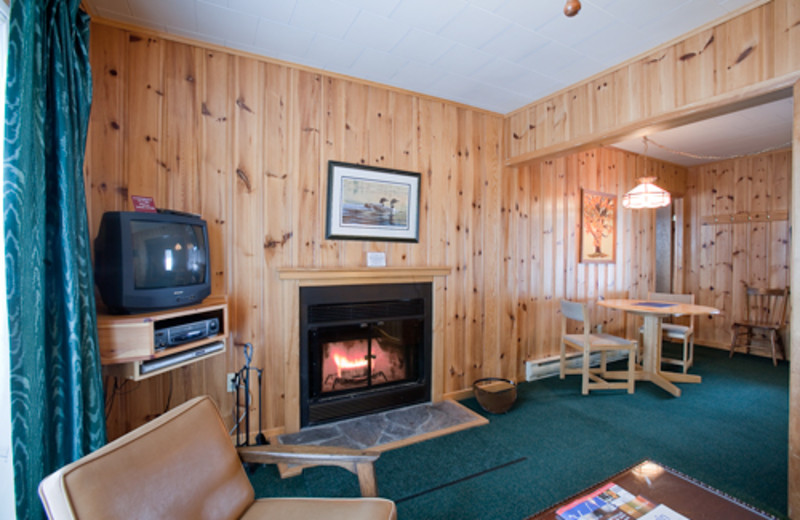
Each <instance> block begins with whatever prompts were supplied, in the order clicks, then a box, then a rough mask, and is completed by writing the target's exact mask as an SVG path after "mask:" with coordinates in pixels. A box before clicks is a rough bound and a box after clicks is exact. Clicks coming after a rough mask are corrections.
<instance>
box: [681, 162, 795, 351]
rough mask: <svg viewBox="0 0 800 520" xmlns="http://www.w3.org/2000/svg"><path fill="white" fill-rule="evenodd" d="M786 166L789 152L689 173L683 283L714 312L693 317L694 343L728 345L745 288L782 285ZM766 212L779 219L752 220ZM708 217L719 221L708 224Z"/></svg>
mask: <svg viewBox="0 0 800 520" xmlns="http://www.w3.org/2000/svg"><path fill="white" fill-rule="evenodd" d="M791 164H792V155H791V152H790V151H789V150H779V151H775V152H767V153H763V154H759V155H754V156H749V157H742V158H738V159H730V160H726V161H720V162H715V163H709V164H705V165H701V166H695V167H692V168H689V175H688V183H687V197H686V198H685V201H686V203H687V205H688V207H687V210H686V212H687V222H686V226H687V229H686V236H687V237H688V239H687V247H686V250H685V251H686V262H685V265H686V266H687V272H686V275H685V283H686V287H687V290H689V288H695V291H694V292H695V295H696V299H697V302H698V303H699V304H701V305H711V306H713V307H717V308H718V309H720V310H721V314H719V315H717V316H714V317H713V318H709V317H700V318H698V321H697V324H698V326H697V331H696V332H695V335H696V339H695V341H696V342H698V343H701V344H705V345H711V346H717V347H720V348H727V347H728V345H730V326H731V323H732V322H733V320H735V319H737V318H743V317H744V313H745V294H744V288H745V286H747V285H755V286H759V287H785V286H787V285H788V284H789V282H790V280H789V265H790V254H791V252H790V248H791V245H790V232H789V221H788V219H787V215H788V213H789V210H790V208H791V201H790V196H789V194H790V189H791ZM766 214H772V215H773V216H774V215H779V217H778V218H774V219H771V221H765V219H761V218H757V216H764V215H766ZM748 215H750V216H753V217H754V220H751V221H748V220H747V216H748ZM731 216H736V217H737V221H736V222H734V223H731V221H730V220H731ZM711 217H716V218H718V222H717V223H713V224H709V223H707V219H708V218H711ZM786 344H787V345H788V342H787V343H786Z"/></svg>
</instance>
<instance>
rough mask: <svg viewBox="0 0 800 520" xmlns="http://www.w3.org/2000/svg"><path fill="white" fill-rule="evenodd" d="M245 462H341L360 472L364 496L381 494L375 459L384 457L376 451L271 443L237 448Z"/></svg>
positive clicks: (352, 471) (362, 494) (342, 466)
mask: <svg viewBox="0 0 800 520" xmlns="http://www.w3.org/2000/svg"><path fill="white" fill-rule="evenodd" d="M237 451H238V452H239V457H241V459H242V462H250V463H256V464H303V465H317V466H339V467H341V468H344V469H346V470H347V471H349V472H351V473H354V474H355V475H357V476H358V484H359V486H360V487H361V496H364V497H376V496H378V485H377V483H376V481H375V466H374V464H373V463H374V462H375V461H376V460H377V459H378V457H380V453H378V452H375V451H365V450H354V449H349V448H337V447H330V446H293V445H288V444H270V445H264V446H241V447H239V448H237Z"/></svg>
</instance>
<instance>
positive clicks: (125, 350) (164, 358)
mask: <svg viewBox="0 0 800 520" xmlns="http://www.w3.org/2000/svg"><path fill="white" fill-rule="evenodd" d="M211 318H216V319H217V322H218V323H219V327H218V330H217V331H216V333H215V334H213V335H210V336H208V337H204V338H202V339H198V340H196V341H190V342H188V343H183V344H180V345H178V346H173V347H168V348H157V346H156V342H155V339H154V338H155V332H156V331H157V330H163V329H164V328H165V327H171V326H175V325H184V324H192V323H197V322H201V321H203V320H207V319H211ZM97 336H98V341H99V343H100V361H101V363H102V364H103V365H104V371H105V373H106V374H108V375H112V376H117V377H124V378H128V379H133V380H136V381H138V380H141V379H146V378H148V377H152V376H155V375H158V374H163V373H164V372H168V371H170V370H174V369H175V368H178V367H181V366H185V365H188V364H190V363H195V362H197V361H200V360H203V359H208V358H210V357H212V356H216V355H217V354H221V353H223V352H225V349H226V345H227V336H228V304H227V303H226V301H225V299H224V298H207V299H206V300H205V301H204V302H203V303H201V304H199V305H193V306H191V307H181V308H179V309H171V310H167V311H159V312H153V313H147V314H130V315H112V314H104V313H102V312H100V311H98V315H97Z"/></svg>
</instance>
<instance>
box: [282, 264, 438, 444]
mask: <svg viewBox="0 0 800 520" xmlns="http://www.w3.org/2000/svg"><path fill="white" fill-rule="evenodd" d="M279 273H280V278H281V280H282V281H283V283H282V287H281V289H282V293H283V298H282V299H283V303H284V305H283V309H282V319H283V331H284V336H283V341H284V345H285V349H286V350H285V367H286V370H285V377H284V381H285V387H284V388H285V391H284V421H285V424H284V431H285V433H293V432H297V431H299V430H300V429H301V427H302V426H305V425H308V424H315V423H321V422H325V421H328V420H332V418H329V417H328V413H329V410H328V407H327V405H328V404H329V403H330V402H332V401H335V399H333V400H329V399H328V398H330V397H334V398H335V397H336V396H342V395H350V392H351V391H352V390H362V389H366V390H368V391H367V392H365V393H366V394H368V396H369V397H374V396H377V397H378V398H379V401H380V400H383V399H384V398H385V397H386V396H387V395H391V394H392V393H393V390H397V389H401V390H402V391H401V392H400V395H399V397H395V400H396V402H395V403H391V402H390V403H388V404H385V405H384V403H380V402H379V403H378V406H377V408H378V409H384V410H385V409H390V408H392V407H394V406H403V405H406V404H409V403H411V402H434V403H435V402H439V401H441V400H442V393H443V388H442V377H441V373H442V370H443V364H444V353H443V345H444V337H443V335H444V327H443V319H444V316H445V308H444V306H445V298H444V277H445V276H447V274H449V273H450V268H447V267H438V268H354V269H281V270H280V271H279ZM378 285H387V286H388V285H391V286H395V285H410V286H420V285H422V286H425V285H427V286H428V287H429V288H430V289H429V294H430V299H429V302H428V303H427V304H426V305H427V306H428V308H429V311H428V312H429V324H428V325H420V324H419V322H418V321H417V318H416V317H415V315H414V314H413V312H411V311H413V309H411V310H409V309H405V310H404V311H403V312H404V314H403V316H404V317H401V319H399V320H386V319H380V318H376V317H371V316H366V317H365V316H357V317H355V318H354V319H351V320H347V319H345V320H340V321H343V323H342V324H344V325H346V326H345V327H344V331H343V333H342V334H341V335H340V336H336V335H335V334H334V335H330V334H329V332H330V331H328V330H327V327H319V326H317V327H316V332H315V334H317V336H319V337H320V339H321V341H320V342H319V343H320V344H321V346H322V348H324V349H325V353H324V354H323V353H320V352H317V353H316V354H314V355H312V356H310V357H309V356H307V357H306V358H305V359H303V355H302V352H303V349H304V348H306V347H307V346H308V345H307V343H308V338H309V337H312V338H313V334H312V335H309V331H308V330H305V331H302V330H301V324H300V323H301V313H303V312H306V311H304V310H303V306H302V305H301V291H303V292H308V291H311V292H314V291H315V290H319V291H321V293H323V294H325V293H327V294H337V293H338V294H339V295H341V294H348V293H349V292H350V291H344V290H342V289H343V287H342V286H364V287H366V288H367V293H373V294H382V292H379V291H376V290H375V289H372V290H370V289H369V287H370V286H378ZM326 287H327V288H329V289H325V288H326ZM331 287H336V288H338V290H335V289H330V288H331ZM399 299H400V300H404V299H405V298H403V297H401V298H399ZM412 299H413V298H412ZM379 300H381V301H384V300H385V298H379ZM322 310H323V311H326V309H325V308H322ZM327 310H331V309H327ZM333 310H336V309H333ZM361 310H364V309H361ZM370 312H371V311H370ZM409 312H411V314H409ZM323 315H324V313H323ZM361 318H365V319H361ZM406 318H409V319H408V320H406ZM334 321H335V320H334ZM399 322H406V323H399ZM362 325H365V327H364V328H366V329H368V332H367V333H366V334H363V330H362ZM404 325H410V327H409V328H410V331H407V332H399V331H400V330H401V329H403V326H404ZM419 327H423V328H424V329H429V331H430V333H429V334H428V337H429V338H430V339H429V340H428V346H426V347H424V348H423V351H422V354H416V353H415V354H412V353H410V351H406V349H407V345H406V346H400V345H401V344H406V343H408V344H413V345H414V347H415V348H416V347H417V341H416V340H412V339H410V338H413V337H415V334H416V332H414V331H415V328H419ZM340 332H341V331H340ZM423 332H424V331H423ZM379 336H380V337H383V336H388V337H389V339H385V338H384V339H381V340H380V341H379V340H378V337H379ZM371 338H372V339H371ZM398 338H403V340H402V341H400V342H398V341H397V340H398ZM312 342H313V340H312ZM423 343H424V342H423ZM304 344H305V345H304ZM373 347H377V351H375V352H371V351H370V350H369V349H370V348H373ZM337 349H338V350H340V351H344V353H347V352H348V351H349V352H350V353H351V354H352V355H351V356H350V357H351V358H357V359H349V360H347V361H345V362H344V363H342V367H341V368H334V367H333V365H331V363H333V360H334V359H335V358H334V355H335V354H336V352H333V351H334V350H337ZM364 349H366V351H364ZM425 349H427V353H426V352H425ZM356 351H358V352H359V354H358V355H355V354H354V353H355V352H356ZM338 354H339V355H340V356H341V355H342V352H338ZM373 356H374V357H373ZM398 356H400V357H404V358H405V360H406V361H403V362H401V361H400V360H399V359H398ZM418 356H422V357H424V358H426V359H418ZM344 357H345V358H346V357H347V356H344ZM381 357H383V359H382V360H379V358H381ZM365 358H366V359H365ZM365 360H366V361H367V367H365V366H364V363H363V362H364V361H365ZM420 361H424V363H422V364H420V363H419V362H420ZM314 363H317V366H316V367H313V368H312V367H311V365H313V364H314ZM348 363H349V364H348ZM370 363H373V365H372V366H369V364H370ZM312 371H317V373H319V374H320V377H321V379H320V380H319V381H318V382H317V383H316V384H317V386H316V387H314V388H312V387H311V386H309V385H308V384H306V383H307V382H304V381H303V379H304V378H307V377H308V374H309V373H310V372H312ZM322 373H324V374H325V375H324V376H322ZM420 381H422V384H423V386H421V387H420V386H419V382H420ZM406 391H408V392H410V393H405V394H404V393H403V392H406ZM356 393H358V391H357V392H356ZM304 394H305V395H304ZM312 394H313V395H312ZM314 395H315V396H316V398H319V397H320V396H322V397H323V399H322V404H323V406H322V407H321V408H318V409H316V410H314V409H313V407H311V408H308V409H306V410H305V411H303V407H304V405H303V400H304V399H306V400H307V399H308V398H309V397H312V399H311V400H313V398H314ZM391 399H392V398H389V400H390V401H391ZM350 400H351V399H350V398H349V397H348V398H347V399H346V401H345V402H347V401H350ZM317 401H318V403H319V401H320V400H319V399H317ZM356 401H358V400H356ZM356 401H354V402H356ZM361 406H362V403H359V404H357V406H356V410H345V411H344V413H342V414H340V415H341V417H350V416H355V415H360V414H361V413H363V410H361V409H360V407H361ZM365 406H372V404H370V403H366V405H365ZM334 413H335V414H338V413H339V412H337V411H336V410H334Z"/></svg>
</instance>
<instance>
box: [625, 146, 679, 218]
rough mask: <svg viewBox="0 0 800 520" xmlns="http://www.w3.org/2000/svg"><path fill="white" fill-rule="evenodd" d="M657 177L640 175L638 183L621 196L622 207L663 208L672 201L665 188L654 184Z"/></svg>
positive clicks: (645, 152)
mask: <svg viewBox="0 0 800 520" xmlns="http://www.w3.org/2000/svg"><path fill="white" fill-rule="evenodd" d="M643 140H644V172H645V174H646V173H647V137H644V138H643ZM656 179H657V177H641V178H639V185H638V186H636V187H635V188H633V189H632V190H631V191H629V192H628V193H626V194H625V195H623V196H622V207H623V208H628V209H648V208H663V207H664V206H669V203H670V202H671V201H672V198H671V197H670V194H669V192H668V191H667V190H665V189H662V188H659V187H658V186H656V185H655V184H653V183H654V182H655V181H656Z"/></svg>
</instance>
